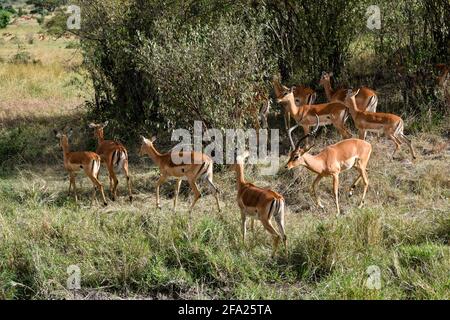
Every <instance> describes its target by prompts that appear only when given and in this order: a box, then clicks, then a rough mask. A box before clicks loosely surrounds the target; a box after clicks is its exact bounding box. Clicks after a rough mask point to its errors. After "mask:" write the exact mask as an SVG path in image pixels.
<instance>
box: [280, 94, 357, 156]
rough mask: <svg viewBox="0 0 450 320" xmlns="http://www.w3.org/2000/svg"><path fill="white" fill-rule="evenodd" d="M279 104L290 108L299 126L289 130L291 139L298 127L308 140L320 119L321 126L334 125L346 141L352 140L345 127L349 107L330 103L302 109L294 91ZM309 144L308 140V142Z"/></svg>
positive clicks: (339, 103) (338, 103) (292, 143)
mask: <svg viewBox="0 0 450 320" xmlns="http://www.w3.org/2000/svg"><path fill="white" fill-rule="evenodd" d="M278 103H280V104H282V105H284V106H285V108H288V109H289V110H290V112H291V114H292V116H293V118H294V119H295V121H296V122H297V125H295V126H294V127H292V128H290V129H289V130H288V132H289V137H291V133H292V131H293V130H295V129H296V128H297V127H298V126H301V127H302V128H303V131H304V133H305V137H306V139H307V138H308V137H309V135H308V133H309V132H310V128H311V127H312V126H314V125H315V124H316V118H317V117H318V118H319V125H320V126H325V125H329V124H332V125H333V126H334V127H335V128H336V129H337V130H338V131H339V133H340V134H341V135H342V137H343V138H344V139H348V138H351V136H352V135H351V133H350V132H349V131H348V130H347V128H346V127H345V121H346V120H347V118H348V111H347V107H346V105H345V104H344V103H342V102H338V101H337V102H330V103H323V104H315V105H311V104H307V105H303V106H301V107H300V108H298V107H296V106H295V98H294V93H293V90H292V89H291V90H289V91H288V92H286V93H285V94H284V96H283V97H282V98H280V99H278ZM290 140H291V145H292V147H293V148H294V147H295V145H294V142H293V141H292V139H291V138H290ZM307 142H308V140H307Z"/></svg>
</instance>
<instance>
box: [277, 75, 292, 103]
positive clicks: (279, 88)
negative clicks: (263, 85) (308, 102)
mask: <svg viewBox="0 0 450 320" xmlns="http://www.w3.org/2000/svg"><path fill="white" fill-rule="evenodd" d="M273 87H274V90H275V97H276V98H277V100H278V99H281V98H283V97H284V96H285V95H286V94H287V93H289V91H290V89H289V88H288V87H286V86H284V85H282V84H281V83H280V78H279V76H274V77H273Z"/></svg>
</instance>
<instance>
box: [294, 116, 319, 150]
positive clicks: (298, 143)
mask: <svg viewBox="0 0 450 320" xmlns="http://www.w3.org/2000/svg"><path fill="white" fill-rule="evenodd" d="M316 119H317V124H316V127H315V128H314V130H313V131H311V132H310V133H308V134H306V135H304V136H303V137H302V138H301V139H300V140H299V141H298V142H297V148H299V147H300V143H301V142H302V141H303V140H305V139H306V138H308V137H310V136H314V135H316V133H317V131H319V126H320V119H319V116H318V115H317V114H316Z"/></svg>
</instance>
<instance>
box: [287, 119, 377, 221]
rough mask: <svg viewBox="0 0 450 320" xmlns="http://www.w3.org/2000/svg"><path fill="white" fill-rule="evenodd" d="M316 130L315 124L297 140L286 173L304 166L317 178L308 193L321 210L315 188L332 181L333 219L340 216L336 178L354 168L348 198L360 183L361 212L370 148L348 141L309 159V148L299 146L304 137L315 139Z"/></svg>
mask: <svg viewBox="0 0 450 320" xmlns="http://www.w3.org/2000/svg"><path fill="white" fill-rule="evenodd" d="M318 129H319V122H318V121H317V125H316V128H315V129H314V131H313V132H311V133H309V134H307V135H305V136H304V137H303V138H301V139H300V140H299V142H298V143H297V145H296V147H295V149H294V151H292V152H291V153H290V155H289V161H288V163H287V165H286V169H288V170H291V169H293V168H295V167H298V166H304V167H306V168H307V169H308V170H310V171H312V172H314V173H316V174H317V178H316V179H315V180H314V182H313V184H312V188H311V189H312V194H313V196H314V199H315V201H316V203H317V205H318V206H319V207H321V208H322V209H323V208H324V206H323V205H322V203H321V201H320V198H319V197H318V196H317V192H316V188H317V186H318V184H319V182H320V180H321V179H322V178H323V177H326V176H331V177H333V193H334V200H335V203H336V209H337V215H338V216H339V215H340V213H341V211H340V208H339V174H340V173H341V172H343V171H346V170H349V169H351V168H353V167H354V168H356V170H358V172H359V175H358V177H357V178H356V179H355V181H354V182H353V183H352V186H351V188H350V193H349V194H350V196H351V195H353V190H354V188H355V187H356V186H357V185H358V183H359V182H360V181H361V180H363V183H364V191H363V194H362V198H361V203H360V205H359V207H360V208H361V207H362V206H363V204H364V199H365V197H366V193H367V189H368V187H369V179H368V176H367V171H366V168H367V163H368V162H369V158H370V154H371V152H372V146H371V145H370V143H368V142H366V141H363V140H360V139H348V140H343V141H341V142H338V143H336V144H334V145H331V146H328V147H326V148H325V149H323V150H322V151H321V152H320V153H319V154H317V155H311V154H310V153H309V151H310V150H311V149H312V147H309V148H305V149H303V148H301V143H302V141H303V140H304V139H306V137H307V136H308V135H310V136H312V135H315V134H316V132H317V130H318ZM291 140H292V137H291Z"/></svg>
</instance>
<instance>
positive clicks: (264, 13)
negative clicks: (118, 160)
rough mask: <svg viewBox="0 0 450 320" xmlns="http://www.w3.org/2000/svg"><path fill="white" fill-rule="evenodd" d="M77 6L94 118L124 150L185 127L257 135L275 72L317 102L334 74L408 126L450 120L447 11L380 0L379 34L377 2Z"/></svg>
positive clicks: (120, 0) (82, 0) (114, 0)
mask: <svg viewBox="0 0 450 320" xmlns="http://www.w3.org/2000/svg"><path fill="white" fill-rule="evenodd" d="M77 4H79V5H80V6H81V7H82V10H83V12H84V13H85V15H84V16H85V18H84V20H83V29H82V30H81V31H80V33H81V36H82V39H83V40H82V48H83V51H84V55H85V58H86V59H85V66H86V67H87V69H88V70H89V72H90V74H91V76H92V78H93V81H94V88H95V92H96V95H95V101H92V102H91V103H90V104H89V107H90V109H91V111H92V115H93V117H96V118H102V119H110V120H112V121H113V122H115V123H114V125H115V127H116V128H117V130H118V133H119V134H120V135H121V136H122V138H124V139H134V138H135V137H136V135H137V134H139V133H142V132H145V131H147V130H149V128H151V130H150V131H152V132H154V131H155V130H158V131H164V132H167V130H168V129H171V128H173V127H175V126H181V125H183V126H188V124H187V123H186V122H187V120H189V122H190V123H191V124H192V120H202V121H203V122H204V123H205V125H206V126H213V125H214V126H219V127H221V126H225V125H226V126H240V127H249V126H250V123H251V122H250V121H249V118H251V117H250V116H249V115H250V114H251V113H252V112H253V113H254V110H252V109H251V97H252V96H253V95H254V94H255V91H259V90H262V91H265V92H266V93H267V92H269V91H270V88H269V87H268V86H267V79H268V76H269V78H270V76H271V75H272V74H274V73H278V72H280V73H281V75H282V78H283V82H285V83H287V84H293V83H303V84H308V85H311V86H312V87H313V88H315V89H317V90H318V91H320V90H321V88H319V86H318V80H319V77H320V73H321V71H325V70H328V71H334V74H335V75H336V76H335V78H334V80H335V82H336V83H335V84H334V85H335V86H336V87H337V86H351V87H356V86H360V85H366V86H369V87H372V88H374V89H376V90H378V89H380V92H384V94H383V96H382V99H383V101H382V103H383V106H384V110H385V111H389V112H395V113H398V114H402V115H403V114H404V113H406V112H407V113H408V114H414V115H419V116H420V115H422V114H424V113H426V112H429V110H430V109H429V108H431V112H434V111H438V112H440V113H443V112H444V111H445V109H446V107H445V101H444V99H443V98H442V97H440V96H437V95H436V90H435V82H434V76H433V73H432V72H431V70H433V64H434V63H436V62H438V61H441V62H445V61H446V60H447V59H448V56H449V55H448V52H447V48H448V47H449V46H448V45H446V41H448V38H449V37H448V34H449V29H448V23H445V21H450V19H448V18H447V16H446V15H447V13H445V10H443V7H442V6H443V2H441V1H436V2H434V4H430V3H429V2H426V1H422V0H414V1H407V0H405V1H401V2H400V3H398V2H395V3H393V2H391V1H382V2H381V3H380V7H381V10H382V29H381V30H369V29H368V28H367V27H366V22H367V18H368V17H367V16H365V14H366V11H367V7H368V6H369V5H370V4H372V3H369V1H364V0H352V1H350V2H349V1H343V0H339V1H335V0H333V1H331V0H321V1H319V3H318V2H317V1H313V0H311V1H309V0H308V1H301V2H299V1H290V0H288V1H282V2H280V1H246V0H240V1H235V2H233V3H232V4H230V3H228V4H224V3H223V2H222V1H206V0H205V1H187V2H186V1H174V2H173V3H172V4H171V5H170V6H166V5H165V3H164V1H158V0H156V1H150V2H146V3H145V4H142V3H140V2H138V1H134V0H131V1H124V0H108V1H99V0H96V1H86V0H79V1H78V2H77ZM430 16H433V17H434V18H433V19H431V20H430V21H429V20H428V18H427V17H430ZM438 26H439V27H438ZM100 30H101V31H100ZM419 35H420V36H419ZM258 47H259V48H258ZM258 49H259V50H258ZM224 57H225V58H226V59H225V58H224ZM221 59H222V60H221ZM239 64H241V65H242V68H241V69H240V70H239V69H238V65H239ZM273 65H277V66H278V68H277V69H278V70H274V68H273ZM238 81H239V82H240V83H239V84H238ZM417 118H419V117H417ZM438 118H439V117H438ZM123 123H133V124H134V126H133V129H132V130H130V128H129V126H123V125H121V124H123ZM422 123H423V124H422ZM426 123H427V121H421V122H420V124H416V126H420V127H423V126H424V125H425V124H426Z"/></svg>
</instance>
